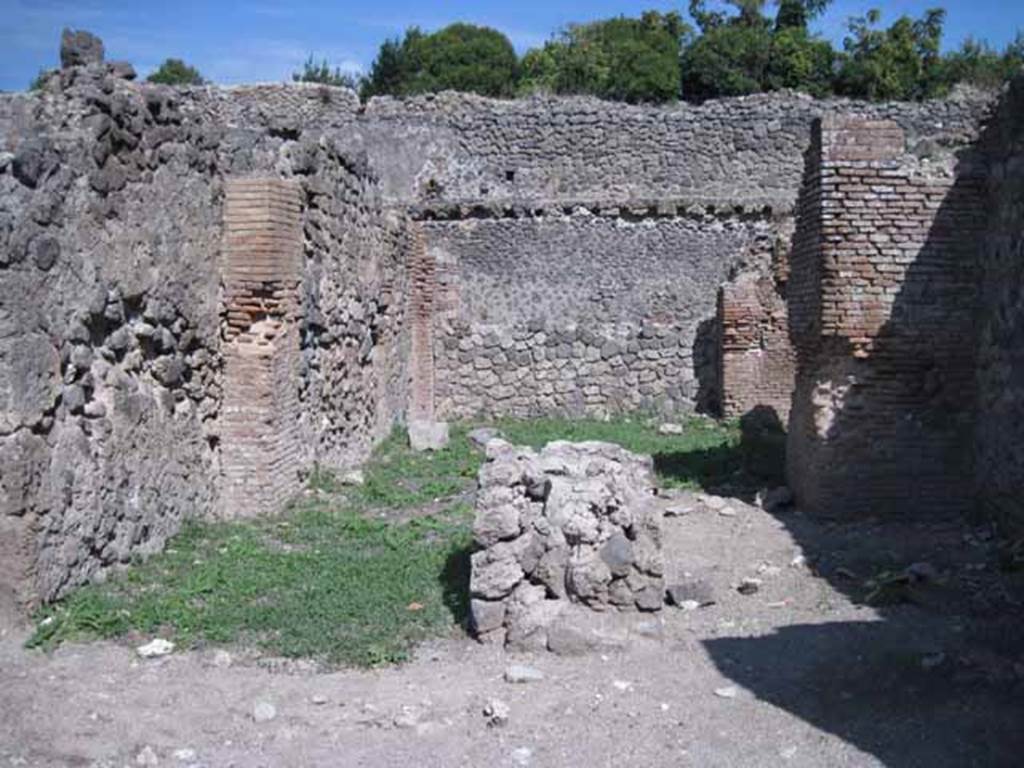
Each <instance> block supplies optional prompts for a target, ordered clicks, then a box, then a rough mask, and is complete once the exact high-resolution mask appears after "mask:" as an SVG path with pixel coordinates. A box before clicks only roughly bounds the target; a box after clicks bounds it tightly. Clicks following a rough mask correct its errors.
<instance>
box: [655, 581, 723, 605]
mask: <svg viewBox="0 0 1024 768" xmlns="http://www.w3.org/2000/svg"><path fill="white" fill-rule="evenodd" d="M665 597H666V599H667V601H668V603H669V604H670V605H675V606H678V607H680V608H682V607H684V606H683V604H684V603H691V602H693V603H696V604H697V605H698V606H701V605H712V604H713V603H714V602H715V594H714V591H713V590H712V589H711V585H710V584H708V582H706V581H704V580H702V579H689V580H687V581H682V582H679V583H677V584H672V585H671V586H669V587H668V589H666V590H665Z"/></svg>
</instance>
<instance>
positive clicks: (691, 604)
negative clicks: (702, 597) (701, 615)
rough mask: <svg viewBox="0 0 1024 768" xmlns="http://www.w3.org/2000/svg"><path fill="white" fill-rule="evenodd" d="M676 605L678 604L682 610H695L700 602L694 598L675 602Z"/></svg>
mask: <svg viewBox="0 0 1024 768" xmlns="http://www.w3.org/2000/svg"><path fill="white" fill-rule="evenodd" d="M676 605H678V606H679V607H680V608H682V609H683V610H684V611H696V610H697V609H698V608H700V603H698V602H697V601H696V600H683V601H682V602H680V603H676Z"/></svg>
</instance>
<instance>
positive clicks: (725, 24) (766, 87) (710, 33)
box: [681, 0, 835, 100]
mask: <svg viewBox="0 0 1024 768" xmlns="http://www.w3.org/2000/svg"><path fill="white" fill-rule="evenodd" d="M829 2H830V0H780V2H779V9H778V12H777V13H776V16H775V19H774V20H772V19H770V18H769V17H767V16H765V15H764V9H765V3H764V0H732V2H731V3H730V4H731V5H733V6H734V7H735V9H736V13H735V14H734V15H729V14H726V13H723V12H721V11H708V10H707V9H706V7H705V4H704V0H690V15H691V16H693V18H694V19H695V20H696V22H697V25H698V27H699V28H700V30H701V33H702V34H701V35H700V36H699V37H697V38H696V39H695V40H694V41H693V43H692V44H691V45H689V46H688V47H687V48H686V50H685V51H684V52H683V56H682V62H681V66H682V85H683V96H684V97H685V98H689V99H697V100H702V99H708V98H713V97H716V96H739V95H743V94H748V93H758V92H760V91H770V90H776V89H778V88H793V89H797V90H801V91H805V92H807V93H810V94H813V95H815V96H824V95H826V94H828V93H829V92H830V91H831V83H832V72H833V65H834V61H835V53H834V51H833V50H832V46H831V45H830V44H829V43H828V41H827V40H822V39H821V38H818V37H816V36H814V35H812V34H810V33H809V32H808V31H807V21H808V20H809V19H811V18H813V17H814V16H816V15H817V14H819V13H821V11H823V10H824V9H825V8H826V7H827V6H828V3H829Z"/></svg>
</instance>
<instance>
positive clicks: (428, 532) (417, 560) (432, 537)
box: [30, 505, 471, 666]
mask: <svg viewBox="0 0 1024 768" xmlns="http://www.w3.org/2000/svg"><path fill="white" fill-rule="evenodd" d="M470 515H471V510H470V509H469V507H468V506H466V505H462V506H457V507H455V508H454V509H453V510H451V511H450V512H449V513H448V514H447V515H446V516H444V517H431V518H419V519H416V520H411V521H408V522H405V523H402V524H390V523H385V522H380V521H373V520H368V519H366V518H365V517H363V516H361V515H359V514H357V513H356V512H354V511H352V510H347V511H332V510H329V509H324V508H323V507H321V506H319V505H310V506H306V507H304V508H301V509H297V510H295V511H294V512H293V513H292V514H291V515H289V516H288V517H286V518H284V519H279V520H254V521H246V522H238V523H209V524H193V525H190V526H189V527H188V528H187V529H186V530H184V531H183V532H182V533H181V534H180V535H178V536H177V537H175V538H174V540H173V541H172V542H171V544H170V546H169V547H168V548H167V550H166V551H164V552H163V553H161V554H159V555H156V556H154V557H152V558H150V559H149V560H148V561H146V562H145V563H142V564H139V565H136V566H133V567H131V568H130V569H128V570H127V571H125V572H124V573H122V574H119V575H118V576H116V577H114V578H112V579H110V580H109V581H108V582H106V583H103V584H94V585H90V586H86V587H83V588H81V589H79V590H77V591H76V592H74V593H73V594H72V595H71V596H69V597H68V598H67V599H66V600H64V601H62V602H61V603H59V604H57V605H56V606H53V607H51V608H49V609H47V611H46V614H45V615H46V616H47V617H52V620H51V621H49V622H43V623H42V624H41V625H40V628H39V630H38V631H37V632H36V634H35V636H34V637H33V638H32V639H31V640H30V645H35V646H42V647H48V646H52V645H54V644H56V643H58V642H60V641H62V640H66V639H74V638H80V637H83V636H85V637H88V636H100V637H114V636H118V635H124V634H127V633H129V632H132V631H134V632H140V633H143V634H145V635H161V636H165V637H170V638H173V639H174V640H175V641H176V642H177V643H178V644H179V645H181V646H190V645H195V644H198V643H215V644H220V643H229V642H241V643H244V644H247V645H254V646H256V647H258V648H260V649H262V650H263V651H265V652H268V653H271V654H274V655H281V656H291V657H300V656H301V657H313V658H317V659H320V660H322V661H324V662H326V663H328V664H350V665H359V666H366V665H376V664H383V663H388V662H395V661H401V660H402V659H404V658H405V657H406V654H407V652H408V650H409V648H410V647H411V646H412V645H413V644H415V643H416V642H417V641H418V640H421V639H423V638H425V637H428V636H431V635H437V634H441V633H444V632H445V631H448V630H450V628H451V627H452V626H453V624H454V623H456V622H459V621H461V620H463V619H464V618H465V615H466V611H467V605H466V584H467V583H468V578H469V574H468V546H469V543H470V534H469V524H470Z"/></svg>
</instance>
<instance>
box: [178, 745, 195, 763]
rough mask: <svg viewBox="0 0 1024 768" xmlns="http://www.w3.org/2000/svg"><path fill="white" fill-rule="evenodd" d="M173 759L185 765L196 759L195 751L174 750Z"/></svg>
mask: <svg viewBox="0 0 1024 768" xmlns="http://www.w3.org/2000/svg"><path fill="white" fill-rule="evenodd" d="M174 759H175V760H180V761H181V762H183V763H187V762H189V761H191V760H195V759H196V751H195V750H194V749H187V748H186V749H176V750H174Z"/></svg>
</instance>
